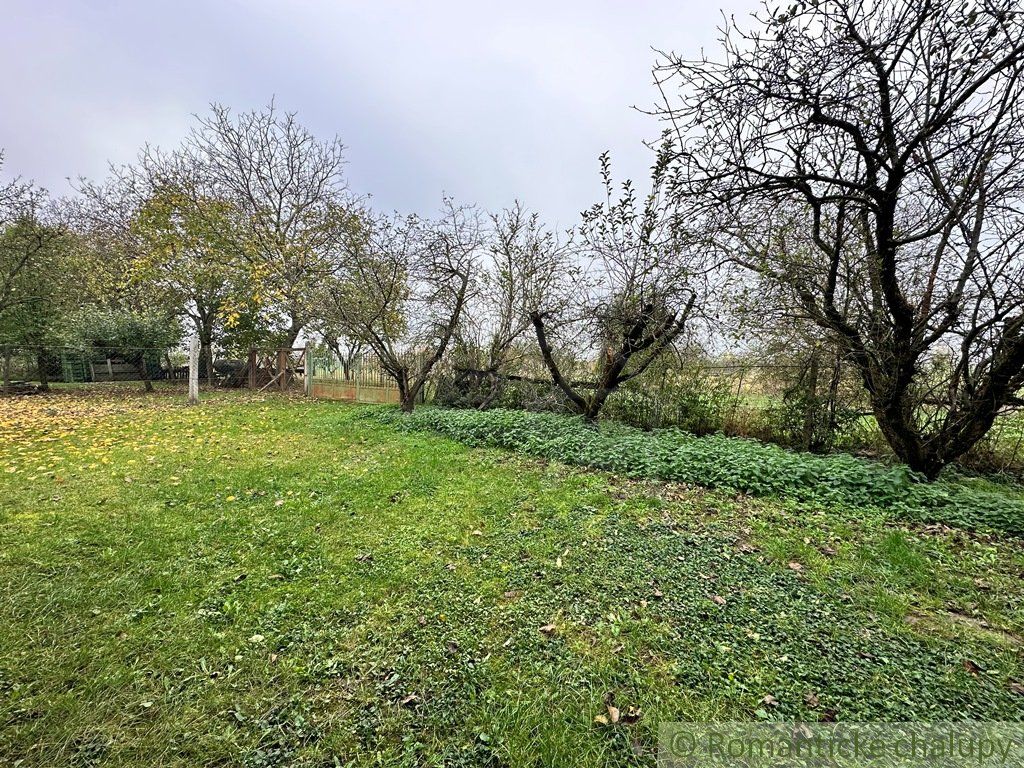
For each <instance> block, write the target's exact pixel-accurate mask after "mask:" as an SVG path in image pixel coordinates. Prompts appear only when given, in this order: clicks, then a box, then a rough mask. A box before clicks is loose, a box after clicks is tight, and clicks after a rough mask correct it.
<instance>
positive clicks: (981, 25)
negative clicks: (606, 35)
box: [655, 0, 1024, 478]
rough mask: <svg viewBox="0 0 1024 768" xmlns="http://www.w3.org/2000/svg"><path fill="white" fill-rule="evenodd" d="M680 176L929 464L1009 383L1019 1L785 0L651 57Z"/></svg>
mask: <svg viewBox="0 0 1024 768" xmlns="http://www.w3.org/2000/svg"><path fill="white" fill-rule="evenodd" d="M655 71H656V77H657V79H658V82H659V84H660V87H661V89H662V93H663V95H664V96H665V99H666V101H665V105H664V107H662V108H660V110H659V112H660V114H661V116H662V117H663V118H665V119H667V120H669V121H671V124H672V125H673V128H674V129H675V131H676V133H677V137H678V142H679V146H678V159H679V168H678V171H679V173H678V184H679V186H678V191H679V192H680V194H681V197H682V199H687V200H690V201H695V202H698V203H703V204H704V205H705V206H707V210H711V211H712V216H713V217H714V218H715V219H716V220H717V221H718V222H719V223H720V224H721V230H722V233H721V237H720V239H721V245H722V246H723V247H724V248H726V249H727V250H729V251H730V252H732V253H734V254H737V256H738V258H737V261H738V262H739V263H741V264H742V265H744V266H745V267H747V268H750V269H753V270H755V271H757V272H758V273H760V274H761V275H763V276H765V277H766V278H767V279H769V280H770V281H772V282H774V283H776V284H778V285H781V286H784V287H785V288H786V289H787V291H788V295H789V296H790V297H792V300H793V302H794V304H795V305H796V306H798V307H799V308H800V310H801V311H802V313H803V315H804V316H805V317H807V318H809V319H810V320H812V321H813V322H815V323H816V324H818V325H819V326H820V327H822V328H823V329H825V330H826V331H827V332H828V333H829V334H830V336H831V337H832V338H833V339H834V341H835V342H836V343H838V344H839V345H841V347H842V349H843V350H844V352H845V354H846V356H847V357H848V358H849V360H850V361H852V362H853V364H854V365H855V366H856V367H857V369H858V370H859V372H860V376H861V378H862V379H863V382H864V386H865V387H866V389H867V392H868V394H869V397H870V401H871V406H872V410H873V412H874V415H875V417H876V419H877V421H878V424H879V426H880V427H881V430H882V432H883V434H884V435H885V437H886V438H887V440H888V442H889V444H890V445H891V446H892V448H893V450H894V452H895V453H896V455H897V456H898V457H899V458H900V459H901V460H903V461H904V462H906V463H907V464H908V465H909V466H910V467H911V468H912V469H914V470H916V471H918V472H921V473H923V474H924V475H925V476H927V477H928V478H934V477H935V476H936V475H937V474H938V473H939V471H940V470H941V469H942V468H943V467H944V466H945V465H946V464H948V463H949V462H951V461H953V460H955V459H956V458H958V457H959V456H961V455H962V454H963V453H964V452H966V451H967V450H969V449H970V448H971V446H973V445H974V444H975V443H976V442H977V441H978V440H979V439H981V438H982V437H983V436H984V435H985V433H986V432H987V431H988V430H989V428H990V427H991V426H992V423H993V420H994V419H995V417H996V415H997V414H998V413H999V412H1000V410H1001V409H1003V408H1005V407H1007V406H1008V405H1011V404H1014V403H1017V402H1019V401H1018V400H1017V392H1018V391H1019V390H1020V389H1021V387H1022V386H1024V259H1022V255H1021V248H1022V247H1024V237H1022V234H1024V208H1022V202H1024V199H1022V190H1024V162H1022V161H1024V99H1022V96H1024V93H1022V85H1024V78H1022V76H1024V17H1022V14H1021V12H1020V9H1019V6H1018V5H1017V4H1016V3H1015V2H1010V0H985V1H984V2H979V3H973V2H955V3H937V2H931V1H930V0H924V1H923V2H922V1H918V0H895V1H894V2H888V3H873V2H867V1H866V0H826V1H824V2H818V3H809V2H806V3H805V2H798V3H796V4H795V5H793V6H792V7H791V8H789V9H787V10H782V9H779V10H768V11H767V12H765V13H764V14H762V15H760V16H758V17H755V23H754V29H753V30H752V31H742V30H740V29H738V28H737V27H736V26H735V25H730V26H729V27H728V28H727V29H726V30H725V33H724V59H723V60H722V61H719V62H713V61H708V60H701V61H684V60H682V59H680V58H679V57H677V56H675V55H671V54H669V55H666V56H665V57H664V60H663V62H662V63H661V64H660V65H659V66H658V67H657V68H656V70H655Z"/></svg>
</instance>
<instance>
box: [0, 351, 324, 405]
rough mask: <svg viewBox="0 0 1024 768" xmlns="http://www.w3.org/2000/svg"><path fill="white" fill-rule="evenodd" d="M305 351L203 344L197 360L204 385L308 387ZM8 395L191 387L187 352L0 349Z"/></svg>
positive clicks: (0, 361)
mask: <svg viewBox="0 0 1024 768" xmlns="http://www.w3.org/2000/svg"><path fill="white" fill-rule="evenodd" d="M305 359H306V353H305V349H303V348H297V349H252V350H250V351H249V352H248V354H245V355H228V354H223V353H219V352H218V351H217V350H214V349H210V348H209V347H206V348H204V349H203V350H202V351H201V353H200V358H199V370H198V375H199V382H200V384H201V385H202V386H203V387H208V388H212V387H223V388H249V389H255V390H263V389H274V390H277V391H282V390H286V391H290V390H304V389H305V387H306V382H305ZM0 376H2V384H0V386H2V389H0V391H2V392H3V393H5V394H34V393H37V392H45V391H48V390H50V389H51V388H87V387H88V386H89V385H97V386H100V385H105V384H113V383H120V384H129V383H132V382H136V383H138V384H140V385H141V386H142V387H143V388H145V389H147V390H150V389H153V388H155V387H157V386H160V387H164V388H166V387H181V388H182V389H184V388H185V387H186V386H187V382H188V376H189V367H188V353H187V351H186V350H183V349H178V348H167V349H162V348H149V347H98V346H93V347H72V346H49V347H10V346H8V347H0Z"/></svg>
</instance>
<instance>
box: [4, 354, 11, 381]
mask: <svg viewBox="0 0 1024 768" xmlns="http://www.w3.org/2000/svg"><path fill="white" fill-rule="evenodd" d="M10 389H11V348H10V347H5V348H4V392H9V391H10Z"/></svg>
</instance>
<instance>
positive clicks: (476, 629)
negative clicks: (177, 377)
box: [0, 389, 1024, 766]
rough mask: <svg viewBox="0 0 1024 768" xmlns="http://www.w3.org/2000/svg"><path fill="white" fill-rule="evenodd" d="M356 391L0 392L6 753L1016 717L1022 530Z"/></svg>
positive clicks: (122, 756) (5, 757)
mask: <svg viewBox="0 0 1024 768" xmlns="http://www.w3.org/2000/svg"><path fill="white" fill-rule="evenodd" d="M359 413H360V410H359V409H358V408H357V407H351V406H344V405H340V404H337V403H311V402H308V401H303V400H288V399H284V398H278V397H274V396H268V397H266V398H259V397H251V396H244V395H237V394H232V395H229V394H219V395H215V396H210V397H207V398H206V399H205V400H204V402H203V403H202V404H201V405H200V406H199V407H197V408H191V409H190V408H187V407H184V405H183V404H182V402H181V397H180V395H171V394H167V393H162V394H161V393H157V394H155V395H150V396H143V395H141V394H133V393H131V392H130V390H126V389H125V390H119V389H109V390H106V394H101V395H98V394H94V393H87V392H75V393H62V394H59V395H54V396H51V397H29V398H21V399H8V400H0V588H2V590H3V592H2V595H3V597H2V601H0V765H8V764H11V765H21V766H37V765H38V766H90V765H104V766H106V765H111V766H126V765H132V766H157V765H181V766H194V765H245V766H278V765H309V766H333V765H350V764H351V765H408V766H419V765H450V766H462V765H465V766H527V765H535V766H548V765H566V766H576V765H604V764H608V765H631V764H641V765H652V764H653V762H654V751H653V750H654V748H655V746H656V731H657V724H658V723H659V722H661V721H666V720H709V719H710V720H729V719H742V720H747V719H798V718H799V719H809V720H832V719H839V720H868V719H871V720H907V719H929V720H943V719H1009V720H1020V719H1021V716H1022V713H1024V645H1022V643H1024V640H1022V638H1024V590H1022V588H1021V583H1022V577H1024V544H1022V541H1021V539H1019V538H1014V537H1010V536H998V535H995V534H982V533H973V532H968V531H964V530H959V529H956V528H948V527H945V526H941V525H924V524H913V523H909V522H906V521H901V520H897V519H894V518H890V517H889V516H887V515H886V514H885V513H884V512H882V511H879V510H877V509H875V510H870V511H865V510H859V509H853V508H851V509H847V508H843V507H841V506H836V505H831V506H829V507H828V508H822V507H818V506H815V505H813V504H808V503H804V504H797V503H794V502H791V501H786V500H779V499H770V498H762V499H752V498H749V497H746V496H741V495H739V496H738V495H735V494H730V493H725V492H711V491H705V490H700V489H697V488H689V487H685V486H682V485H677V484H676V485H674V484H666V483H659V482H655V481H637V480H628V479H625V478H622V477H617V476H614V475H611V474H608V473H604V472H596V471H588V470H583V469H579V468H573V467H567V466H565V465H562V464H557V463H548V462H542V461H539V460H534V459H527V458H523V457H519V456H516V455H513V454H510V453H507V452H503V451H499V450H496V449H470V448H466V447H464V446H461V445H459V444H457V443H455V442H453V441H450V440H448V439H445V438H441V437H438V436H435V435H431V434H428V433H424V432H407V431H400V430H397V429H396V428H394V427H392V426H388V425H386V424H383V423H381V422H380V421H378V420H374V419H367V418H360V417H359ZM612 698H613V699H614V704H615V707H616V708H617V709H618V710H619V711H620V712H621V714H622V719H621V720H620V722H619V723H617V724H611V723H608V724H604V723H602V722H600V721H598V722H595V717H597V716H601V715H603V716H604V718H605V719H608V715H607V702H608V701H610V700H611V699H612ZM626 720H629V721H630V722H629V723H627V722H625V721H626ZM19 761H21V762H19Z"/></svg>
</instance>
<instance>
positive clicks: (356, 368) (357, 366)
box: [352, 352, 363, 403]
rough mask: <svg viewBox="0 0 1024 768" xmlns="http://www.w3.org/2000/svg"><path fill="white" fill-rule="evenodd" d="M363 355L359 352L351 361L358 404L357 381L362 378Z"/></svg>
mask: <svg viewBox="0 0 1024 768" xmlns="http://www.w3.org/2000/svg"><path fill="white" fill-rule="evenodd" d="M362 367H363V355H362V353H361V352H360V353H359V354H358V355H356V356H355V358H354V359H353V360H352V374H353V376H354V377H355V380H356V402H357V403H358V402H359V379H361V378H362V372H361V371H362Z"/></svg>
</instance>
